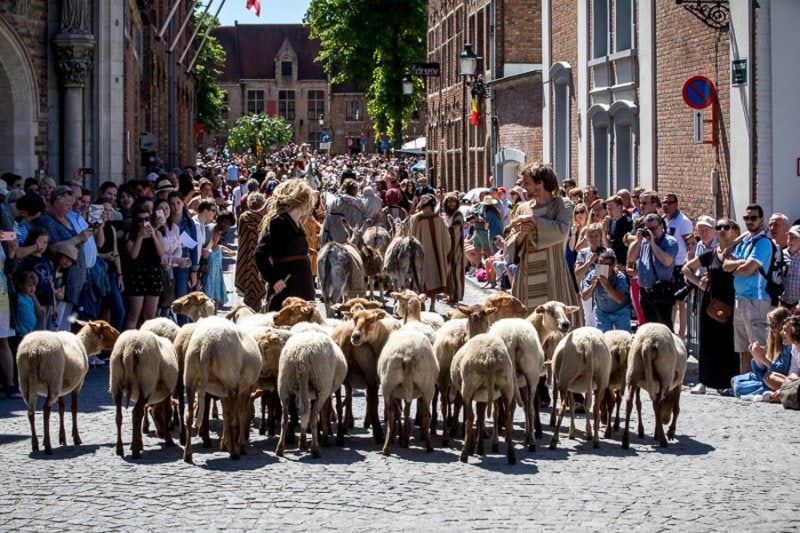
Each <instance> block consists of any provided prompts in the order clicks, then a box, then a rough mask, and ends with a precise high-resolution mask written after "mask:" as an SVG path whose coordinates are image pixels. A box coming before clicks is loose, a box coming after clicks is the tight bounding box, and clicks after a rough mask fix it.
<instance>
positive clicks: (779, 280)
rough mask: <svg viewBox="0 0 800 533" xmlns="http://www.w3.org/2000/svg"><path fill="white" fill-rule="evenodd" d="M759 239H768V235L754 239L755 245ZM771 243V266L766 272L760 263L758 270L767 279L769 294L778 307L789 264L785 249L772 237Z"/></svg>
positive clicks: (771, 300) (773, 303) (771, 301)
mask: <svg viewBox="0 0 800 533" xmlns="http://www.w3.org/2000/svg"><path fill="white" fill-rule="evenodd" d="M759 239H768V237H764V236H762V237H759V238H758V239H756V240H755V241H753V246H755V243H756V241H758V240H759ZM769 243H770V244H771V245H772V259H771V260H770V262H769V268H768V269H767V271H766V272H764V265H760V266H759V267H758V271H759V272H760V273H761V275H762V276H764V279H766V280H767V287H766V291H767V294H768V295H769V298H770V303H772V305H774V306H776V307H777V306H778V305H779V304H780V298H781V296H783V280H784V278H785V276H786V270H787V269H788V265H787V264H786V258H785V256H784V255H783V251H782V250H781V249H780V248H778V247H777V246H776V245H775V243H774V242H772V239H769Z"/></svg>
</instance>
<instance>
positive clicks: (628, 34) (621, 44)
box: [614, 0, 633, 52]
mask: <svg viewBox="0 0 800 533" xmlns="http://www.w3.org/2000/svg"><path fill="white" fill-rule="evenodd" d="M616 7H617V17H616V26H615V32H614V33H615V35H616V37H615V38H616V41H617V42H616V47H615V50H616V51H617V52H621V51H622V50H630V49H631V48H633V0H617V6H616Z"/></svg>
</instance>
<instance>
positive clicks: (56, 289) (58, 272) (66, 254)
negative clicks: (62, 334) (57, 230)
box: [51, 242, 78, 331]
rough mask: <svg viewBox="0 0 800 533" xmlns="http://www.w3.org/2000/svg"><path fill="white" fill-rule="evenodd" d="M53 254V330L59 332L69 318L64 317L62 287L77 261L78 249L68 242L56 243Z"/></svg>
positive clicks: (64, 307)
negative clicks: (54, 307)
mask: <svg viewBox="0 0 800 533" xmlns="http://www.w3.org/2000/svg"><path fill="white" fill-rule="evenodd" d="M51 251H52V252H53V254H54V255H53V300H54V301H55V306H56V310H55V313H54V319H53V321H54V323H53V329H54V330H55V331H61V325H62V323H63V321H64V320H68V319H69V317H67V316H65V312H64V311H65V310H66V308H67V303H66V302H64V287H66V285H67V276H69V269H70V268H72V266H73V265H74V264H75V262H76V261H77V260H78V249H77V248H75V246H74V245H72V244H70V243H68V242H58V243H56V244H54V245H53V246H52V247H51Z"/></svg>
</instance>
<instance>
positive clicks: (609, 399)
mask: <svg viewBox="0 0 800 533" xmlns="http://www.w3.org/2000/svg"><path fill="white" fill-rule="evenodd" d="M598 403H599V402H598ZM600 413H601V417H602V418H603V423H604V424H605V425H606V432H605V433H604V434H603V438H604V439H608V438H611V430H612V428H613V424H612V422H611V417H612V415H613V413H614V391H613V390H611V389H606V392H605V394H604V395H603V405H602V409H601V410H600Z"/></svg>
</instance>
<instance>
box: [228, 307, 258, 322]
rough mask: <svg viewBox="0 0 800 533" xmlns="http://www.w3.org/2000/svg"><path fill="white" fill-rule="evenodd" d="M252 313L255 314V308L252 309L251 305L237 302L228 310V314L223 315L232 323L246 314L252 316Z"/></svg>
mask: <svg viewBox="0 0 800 533" xmlns="http://www.w3.org/2000/svg"><path fill="white" fill-rule="evenodd" d="M254 314H256V312H255V310H253V308H252V307H250V306H248V305H245V304H239V305H237V306H236V307H234V308H233V309H231V310H230V311H228V314H226V315H225V318H227V319H228V320H230V321H231V322H233V323H237V322H239V320H241V319H242V318H244V317H246V316H252V315H254Z"/></svg>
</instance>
